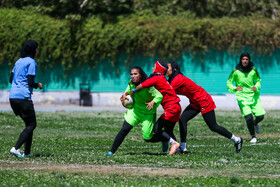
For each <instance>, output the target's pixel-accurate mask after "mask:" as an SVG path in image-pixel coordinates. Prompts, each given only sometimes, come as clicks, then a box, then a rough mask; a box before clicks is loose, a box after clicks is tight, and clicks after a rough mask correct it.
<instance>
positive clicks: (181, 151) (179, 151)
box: [177, 147, 188, 155]
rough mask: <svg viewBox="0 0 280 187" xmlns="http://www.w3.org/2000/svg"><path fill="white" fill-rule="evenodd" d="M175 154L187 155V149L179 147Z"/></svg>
mask: <svg viewBox="0 0 280 187" xmlns="http://www.w3.org/2000/svg"><path fill="white" fill-rule="evenodd" d="M177 154H178V155H183V154H188V150H187V148H184V149H182V148H181V147H179V148H178V149H177Z"/></svg>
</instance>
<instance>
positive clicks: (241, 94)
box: [227, 67, 261, 105]
mask: <svg viewBox="0 0 280 187" xmlns="http://www.w3.org/2000/svg"><path fill="white" fill-rule="evenodd" d="M234 82H235V85H234V84H233V83H234ZM238 86H242V88H243V89H242V90H241V91H236V90H235V89H236V88H237V87H238ZM252 86H255V87H256V91H253V90H252V89H251V87H252ZM227 88H228V90H229V92H230V93H235V95H236V99H237V101H238V102H242V103H243V104H249V105H250V104H252V103H254V102H255V101H256V100H257V99H259V97H260V93H259V91H260V89H261V78H260V76H259V73H258V71H257V69H256V68H255V67H253V68H252V70H251V71H250V72H248V73H245V72H242V71H240V70H237V69H234V70H233V71H232V72H231V74H230V76H229V78H228V80H227Z"/></svg>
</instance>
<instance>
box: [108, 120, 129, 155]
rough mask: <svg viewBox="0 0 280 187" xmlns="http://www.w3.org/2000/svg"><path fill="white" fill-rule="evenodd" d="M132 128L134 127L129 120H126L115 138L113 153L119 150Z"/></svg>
mask: <svg viewBox="0 0 280 187" xmlns="http://www.w3.org/2000/svg"><path fill="white" fill-rule="evenodd" d="M132 128H133V127H132V126H131V125H130V124H129V123H127V121H125V120H124V122H123V126H122V128H121V130H120V131H119V132H118V134H117V136H116V138H115V140H114V143H113V145H112V148H111V152H112V153H115V152H116V151H117V149H118V148H119V146H120V145H121V144H122V142H123V140H124V138H125V137H126V135H127V134H128V133H129V132H130V130H131V129H132Z"/></svg>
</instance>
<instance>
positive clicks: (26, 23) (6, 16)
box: [0, 9, 73, 68]
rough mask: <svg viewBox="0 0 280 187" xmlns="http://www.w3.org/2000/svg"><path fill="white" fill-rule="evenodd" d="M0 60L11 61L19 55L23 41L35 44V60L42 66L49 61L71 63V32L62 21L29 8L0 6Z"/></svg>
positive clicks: (46, 65)
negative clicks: (36, 50) (35, 42)
mask: <svg viewBox="0 0 280 187" xmlns="http://www.w3.org/2000/svg"><path fill="white" fill-rule="evenodd" d="M0 19H1V20H3V21H1V23H0V61H1V62H2V63H3V62H8V63H9V65H11V64H13V63H14V62H15V61H16V60H17V59H18V58H19V56H20V53H19V52H20V49H21V46H22V44H23V43H24V42H26V41H27V40H30V39H33V40H36V41H37V42H38V43H39V56H38V59H37V61H38V62H40V66H41V67H42V68H44V67H48V66H49V65H51V64H49V62H50V61H51V62H52V63H53V64H54V63H57V62H61V63H62V64H65V66H67V64H66V63H68V62H69V63H71V61H72V59H73V58H72V55H71V54H72V53H73V51H72V47H71V37H72V36H71V33H70V29H69V25H68V24H67V22H66V21H61V20H58V19H53V18H50V17H48V16H43V15H40V14H38V13H35V12H33V11H21V10H16V9H0Z"/></svg>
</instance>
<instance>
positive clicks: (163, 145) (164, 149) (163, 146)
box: [162, 142, 168, 153]
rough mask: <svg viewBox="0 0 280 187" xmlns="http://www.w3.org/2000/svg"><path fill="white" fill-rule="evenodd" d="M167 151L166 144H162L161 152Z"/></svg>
mask: <svg viewBox="0 0 280 187" xmlns="http://www.w3.org/2000/svg"><path fill="white" fill-rule="evenodd" d="M167 150H168V142H162V152H164V153H165V152H166V151H167Z"/></svg>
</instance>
